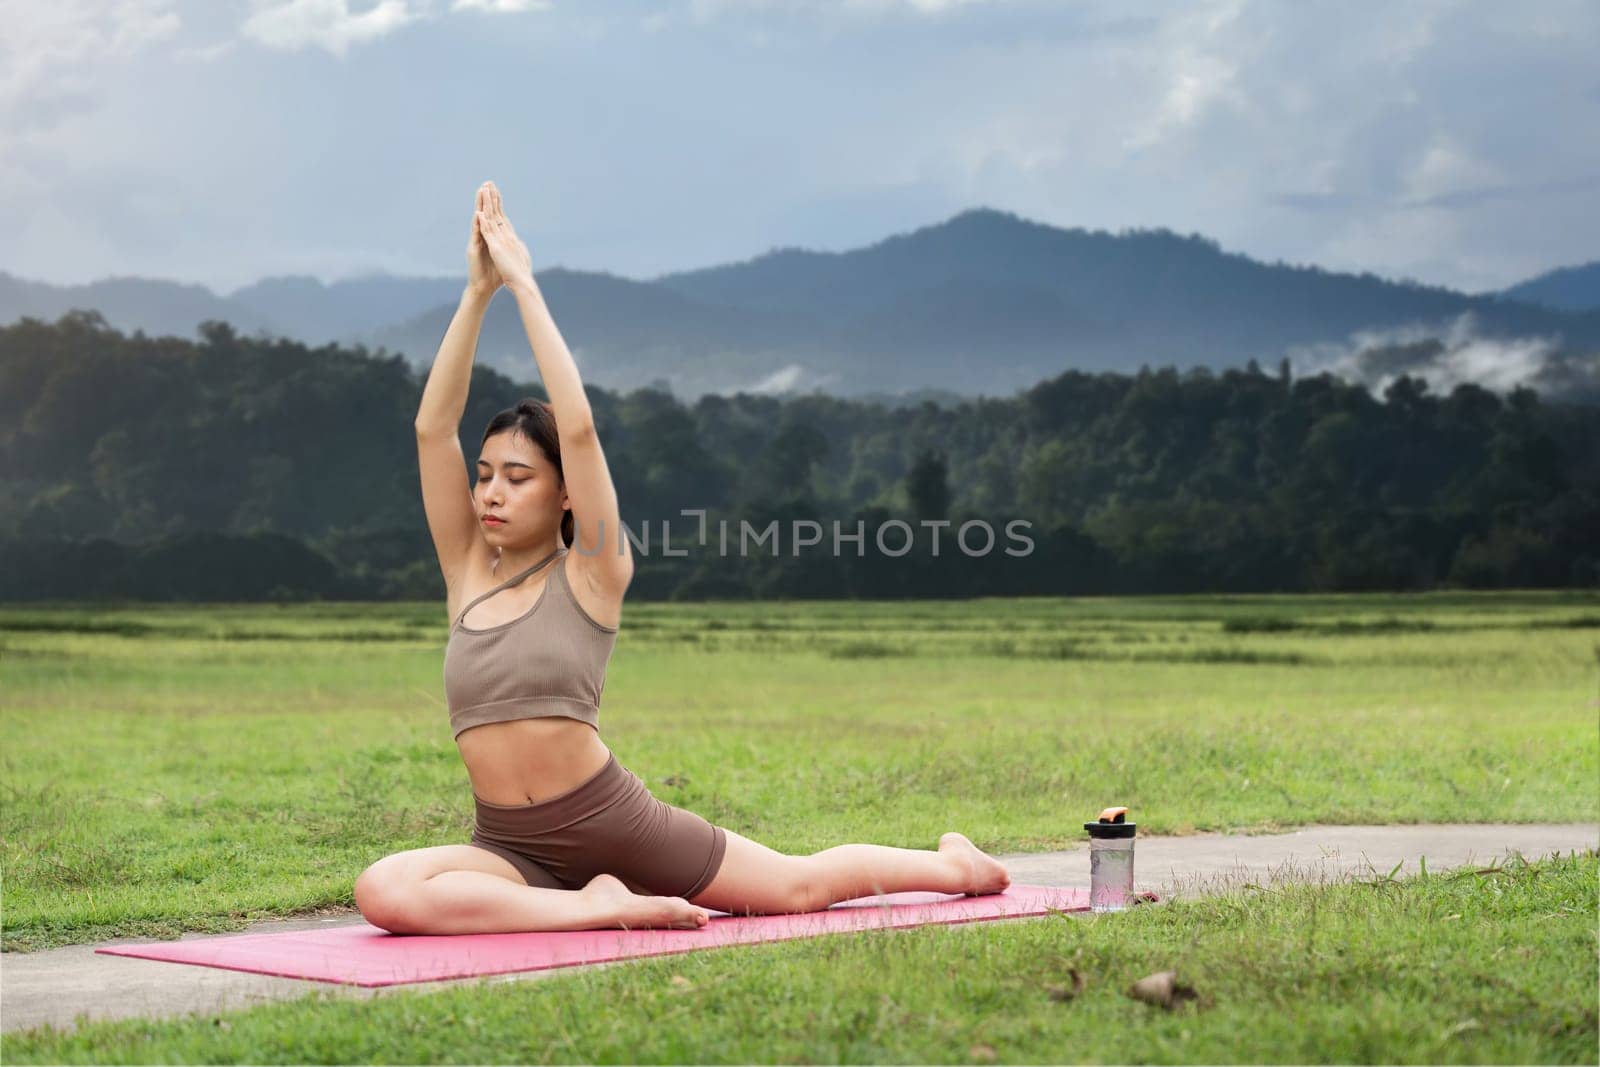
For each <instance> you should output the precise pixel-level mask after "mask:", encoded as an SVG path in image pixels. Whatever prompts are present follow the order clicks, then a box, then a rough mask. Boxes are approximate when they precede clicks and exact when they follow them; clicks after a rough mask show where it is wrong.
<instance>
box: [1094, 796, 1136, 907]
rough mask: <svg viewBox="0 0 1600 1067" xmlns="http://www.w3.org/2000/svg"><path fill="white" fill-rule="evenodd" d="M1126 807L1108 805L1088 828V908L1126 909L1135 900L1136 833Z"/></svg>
mask: <svg viewBox="0 0 1600 1067" xmlns="http://www.w3.org/2000/svg"><path fill="white" fill-rule="evenodd" d="M1127 818H1128V809H1127V808H1107V809H1106V810H1105V811H1102V812H1101V813H1100V818H1099V819H1097V820H1096V821H1094V822H1086V823H1084V824H1083V828H1084V829H1085V830H1087V831H1089V910H1090V911H1126V910H1127V909H1128V907H1129V906H1130V905H1131V904H1132V903H1133V835H1134V831H1135V829H1136V827H1135V826H1134V824H1133V823H1131V822H1128V821H1127Z"/></svg>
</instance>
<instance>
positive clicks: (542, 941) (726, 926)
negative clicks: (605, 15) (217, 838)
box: [95, 885, 1089, 986]
mask: <svg viewBox="0 0 1600 1067" xmlns="http://www.w3.org/2000/svg"><path fill="white" fill-rule="evenodd" d="M1087 910H1089V892H1088V890H1086V889H1059V888H1054V887H1052V886H1042V885H1012V886H1011V887H1009V888H1008V889H1007V890H1006V891H1005V892H1004V893H996V894H992V895H989V896H981V897H969V896H964V895H961V894H954V895H952V894H947V893H885V894H883V895H881V896H872V897H861V898H860V899H858V900H847V901H842V902H840V903H838V904H835V905H834V906H833V907H831V908H828V909H827V910H825V911H812V912H804V913H802V914H799V915H725V914H723V913H721V912H715V911H713V912H712V916H711V921H710V922H709V923H707V924H706V925H705V926H703V927H701V928H700V929H698V930H661V929H646V930H620V929H619V930H561V931H541V932H536V933H519V934H455V935H451V936H435V935H405V936H400V935H396V934H391V933H388V932H387V931H384V930H381V929H379V928H378V927H376V926H372V925H370V924H368V923H358V924H355V925H350V926H337V927H332V928H330V929H327V930H305V931H300V932H295V933H282V934H234V935H229V936H224V937H206V938H197V939H194V940H190V941H157V942H153V943H151V944H144V945H119V946H116V947H114V948H101V949H96V950H95V951H96V952H102V953H105V954H106V955H110V956H135V957H138V958H139V959H147V960H168V961H170V962H172V963H195V964H199V965H201V966H203V967H223V968H226V969H228V970H231V971H251V972H254V973H256V974H272V975H280V976H282V977H285V978H309V979H311V980H313V981H318V982H338V983H342V984H345V985H358V986H385V985H401V984H404V983H407V982H437V981H441V980H443V979H447V978H470V977H475V976H479V975H489V974H506V973H509V972H513V971H540V970H545V969H547V968H551V967H572V966H575V965H577V964H580V963H604V962H606V961H608V960H621V959H632V958H634V957H639V956H665V955H670V954H672V953H675V952H693V951H694V950H695V949H701V948H717V947H720V946H722V945H748V944H751V943H754V942H757V941H788V940H791V939H794V938H798V937H814V936H816V935H818V934H832V933H848V932H851V931H856V930H881V929H892V928H896V927H905V926H922V925H925V924H929V923H966V922H980V921H982V920H985V919H1010V918H1020V917H1023V916H1028V915H1046V914H1049V913H1050V912H1054V911H1087Z"/></svg>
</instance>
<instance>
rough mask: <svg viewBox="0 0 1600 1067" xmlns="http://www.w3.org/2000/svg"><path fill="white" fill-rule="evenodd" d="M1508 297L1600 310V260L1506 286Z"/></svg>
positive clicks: (1565, 307) (1564, 308)
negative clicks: (1509, 286) (1507, 287)
mask: <svg viewBox="0 0 1600 1067" xmlns="http://www.w3.org/2000/svg"><path fill="white" fill-rule="evenodd" d="M1500 295H1501V296H1502V297H1504V298H1506V299H1507V300H1521V301H1523V302H1525V303H1529V304H1539V305H1542V306H1544V307H1547V308H1554V309H1555V310H1557V311H1596V310H1600V260H1596V261H1595V262H1593V263H1584V264H1581V265H1579V266H1576V267H1561V268H1560V269H1558V270H1552V271H1546V272H1545V273H1543V274H1541V275H1539V276H1538V277H1536V278H1529V279H1528V280H1527V281H1525V282H1522V283H1521V284H1519V285H1513V286H1512V287H1511V288H1509V289H1503V290H1501V292H1500Z"/></svg>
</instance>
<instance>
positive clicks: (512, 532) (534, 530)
mask: <svg viewBox="0 0 1600 1067" xmlns="http://www.w3.org/2000/svg"><path fill="white" fill-rule="evenodd" d="M472 499H473V503H474V504H475V505H476V506H477V509H478V528H479V529H480V530H482V531H483V535H484V537H485V539H487V540H488V542H489V543H490V544H491V545H496V546H500V547H504V546H507V545H523V544H542V543H544V542H546V541H548V540H550V539H551V538H552V537H553V536H554V535H555V532H556V531H557V530H559V529H560V528H561V519H562V513H563V511H564V510H565V509H566V508H567V507H569V506H570V505H569V504H568V502H567V493H566V489H565V488H563V487H562V485H561V477H560V475H559V474H558V473H557V471H556V466H555V464H554V463H551V462H550V460H549V459H547V458H545V454H544V450H543V449H541V448H539V447H537V446H536V445H534V444H533V443H532V442H531V441H529V440H528V439H527V438H525V437H523V436H522V435H521V434H520V433H515V432H513V431H510V430H508V431H506V432H504V433H497V434H495V435H494V436H493V437H491V438H489V439H488V440H487V441H485V442H484V443H483V450H482V451H481V452H480V453H479V455H478V480H477V482H476V484H474V485H473V487H472ZM489 515H493V516H495V517H497V518H500V519H504V520H505V522H504V523H503V524H502V523H493V522H486V521H485V518H486V516H489Z"/></svg>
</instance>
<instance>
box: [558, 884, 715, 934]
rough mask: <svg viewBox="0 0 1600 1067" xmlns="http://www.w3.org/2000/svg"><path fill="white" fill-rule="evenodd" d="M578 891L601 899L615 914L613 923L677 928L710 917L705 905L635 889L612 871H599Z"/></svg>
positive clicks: (691, 927) (689, 927)
mask: <svg viewBox="0 0 1600 1067" xmlns="http://www.w3.org/2000/svg"><path fill="white" fill-rule="evenodd" d="M579 892H582V893H585V894H587V895H589V896H591V897H593V898H594V899H595V900H598V901H601V902H602V903H603V904H604V905H605V908H606V911H607V912H608V913H609V914H610V915H611V916H612V917H613V919H614V921H613V922H612V923H611V925H612V926H620V927H622V928H624V929H628V930H632V929H636V928H643V927H647V926H667V927H671V928H672V929H675V930H697V929H699V928H700V927H702V926H704V925H705V924H706V923H708V922H710V921H711V916H710V914H709V913H707V911H706V910H705V909H704V908H697V907H695V906H694V905H693V904H691V903H689V902H688V901H687V900H684V899H683V898H682V897H647V896H644V895H642V894H639V893H635V892H634V891H633V890H631V889H629V888H628V887H627V886H626V885H623V884H622V880H621V879H620V878H617V877H616V876H614V875H610V874H597V875H595V876H594V877H593V878H591V879H589V881H588V883H587V884H586V885H585V886H584V887H583V888H582V889H581V890H579Z"/></svg>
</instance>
